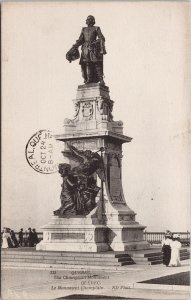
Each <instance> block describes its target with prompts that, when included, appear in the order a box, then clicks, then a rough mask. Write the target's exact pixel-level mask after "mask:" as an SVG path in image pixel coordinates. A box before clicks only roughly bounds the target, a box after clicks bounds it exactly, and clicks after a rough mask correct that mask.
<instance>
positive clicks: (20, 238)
mask: <svg viewBox="0 0 191 300" xmlns="http://www.w3.org/2000/svg"><path fill="white" fill-rule="evenodd" d="M23 235H24V233H23V228H21V229H20V231H19V245H20V247H22V246H23Z"/></svg>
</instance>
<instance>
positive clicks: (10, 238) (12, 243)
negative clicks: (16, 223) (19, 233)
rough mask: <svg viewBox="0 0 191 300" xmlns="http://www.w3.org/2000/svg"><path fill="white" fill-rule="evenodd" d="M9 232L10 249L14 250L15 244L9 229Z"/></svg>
mask: <svg viewBox="0 0 191 300" xmlns="http://www.w3.org/2000/svg"><path fill="white" fill-rule="evenodd" d="M7 232H8V233H9V234H8V238H7V242H8V245H9V248H14V246H15V244H14V241H13V240H12V237H11V229H10V228H7Z"/></svg>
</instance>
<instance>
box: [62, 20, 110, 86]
mask: <svg viewBox="0 0 191 300" xmlns="http://www.w3.org/2000/svg"><path fill="white" fill-rule="evenodd" d="M86 24H87V27H83V28H82V31H81V34H80V37H79V39H78V40H77V41H76V43H75V44H74V45H73V46H72V48H71V49H70V50H69V51H68V52H67V54H66V58H67V60H69V62H71V61H73V60H75V59H78V58H79V51H78V47H79V46H82V47H81V50H82V51H81V57H80V65H81V70H82V77H83V78H84V82H85V83H94V82H95V83H96V82H100V84H102V85H104V84H105V83H104V80H103V55H104V54H106V50H105V38H104V36H103V34H102V32H101V29H100V27H98V26H94V24H95V18H94V17H93V16H88V17H87V19H86Z"/></svg>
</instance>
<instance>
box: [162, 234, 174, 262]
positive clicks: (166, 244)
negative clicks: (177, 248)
mask: <svg viewBox="0 0 191 300" xmlns="http://www.w3.org/2000/svg"><path fill="white" fill-rule="evenodd" d="M171 242H172V233H171V232H170V231H169V230H167V231H166V233H165V237H164V239H163V240H162V252H163V264H164V265H165V266H167V267H168V265H169V262H170V259H171V247H170V244H171Z"/></svg>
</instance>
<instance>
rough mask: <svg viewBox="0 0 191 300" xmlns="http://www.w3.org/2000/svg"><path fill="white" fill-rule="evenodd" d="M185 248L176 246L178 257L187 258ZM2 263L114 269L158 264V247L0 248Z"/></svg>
mask: <svg viewBox="0 0 191 300" xmlns="http://www.w3.org/2000/svg"><path fill="white" fill-rule="evenodd" d="M189 257H190V253H189V251H188V249H187V248H182V249H181V250H180V260H181V261H182V260H185V259H189ZM1 262H2V266H15V267H16V266H24V267H31V266H34V267H39V268H45V267H46V266H47V267H48V268H49V267H53V266H54V267H56V268H64V269H67V268H75V269H76V268H78V269H87V268H102V269H116V268H118V267H119V268H120V267H123V266H125V265H126V266H127V265H129V266H130V267H131V265H134V264H137V265H154V264H162V252H161V248H154V249H150V250H139V251H127V252H113V251H107V252H103V253H92V252H89V253H88V252H86V253H85V252H63V251H35V249H34V248H12V249H10V248H9V249H2V251H1Z"/></svg>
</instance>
